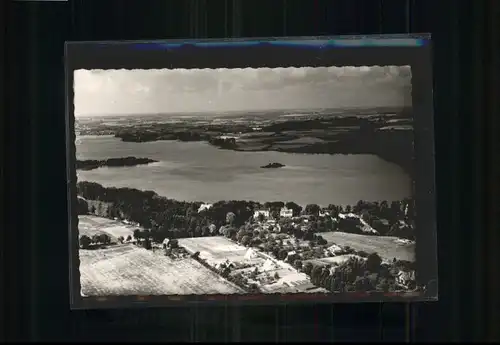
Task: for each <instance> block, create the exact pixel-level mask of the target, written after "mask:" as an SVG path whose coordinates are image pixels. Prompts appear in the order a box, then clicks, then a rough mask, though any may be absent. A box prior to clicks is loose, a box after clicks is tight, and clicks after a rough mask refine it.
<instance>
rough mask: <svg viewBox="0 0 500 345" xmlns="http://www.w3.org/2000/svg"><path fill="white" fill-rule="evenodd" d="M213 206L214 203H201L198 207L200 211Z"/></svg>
mask: <svg viewBox="0 0 500 345" xmlns="http://www.w3.org/2000/svg"><path fill="white" fill-rule="evenodd" d="M211 207H212V204H201V205H200V208H198V213H200V212H201V211H205V210H209V209H210V208H211Z"/></svg>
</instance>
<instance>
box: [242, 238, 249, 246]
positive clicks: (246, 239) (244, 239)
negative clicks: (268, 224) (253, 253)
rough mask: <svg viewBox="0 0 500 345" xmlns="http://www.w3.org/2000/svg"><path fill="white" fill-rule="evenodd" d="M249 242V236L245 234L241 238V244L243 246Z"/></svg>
mask: <svg viewBox="0 0 500 345" xmlns="http://www.w3.org/2000/svg"><path fill="white" fill-rule="evenodd" d="M249 243H250V236H248V235H245V236H243V237H242V238H241V244H242V245H244V246H248V244H249Z"/></svg>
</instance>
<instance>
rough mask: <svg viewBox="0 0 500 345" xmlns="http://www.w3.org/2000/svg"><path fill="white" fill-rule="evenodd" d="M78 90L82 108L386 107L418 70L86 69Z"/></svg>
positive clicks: (402, 98)
mask: <svg viewBox="0 0 500 345" xmlns="http://www.w3.org/2000/svg"><path fill="white" fill-rule="evenodd" d="M74 89H75V110H76V113H77V114H99V113H100V114H104V113H125V112H127V111H128V112H132V113H137V112H139V113H143V112H156V113H159V112H165V113H166V112H189V111H193V112H198V111H217V110H220V111H228V110H245V109H249V110H250V109H254V108H258V109H261V108H262V109H266V107H267V109H277V108H280V107H283V108H293V107H299V108H308V107H352V106H383V105H384V104H391V103H394V104H399V103H403V104H404V103H408V100H409V99H411V97H408V93H410V92H411V70H410V67H409V66H370V67H351V66H345V67H301V68H295V67H289V68H244V69H242V68H235V69H227V68H218V69H162V70H159V69H153V70H139V69H138V70H78V71H75V74H74ZM405 93H406V94H405ZM363 95H364V96H363Z"/></svg>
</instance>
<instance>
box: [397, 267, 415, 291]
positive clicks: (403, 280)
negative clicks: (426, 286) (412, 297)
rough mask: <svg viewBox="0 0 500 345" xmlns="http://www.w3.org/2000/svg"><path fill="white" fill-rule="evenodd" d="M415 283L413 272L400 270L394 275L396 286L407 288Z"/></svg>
mask: <svg viewBox="0 0 500 345" xmlns="http://www.w3.org/2000/svg"><path fill="white" fill-rule="evenodd" d="M414 281H415V271H414V270H408V271H407V270H401V271H399V272H398V273H397V275H396V283H397V284H398V285H401V286H404V287H408V286H409V285H410V284H411V283H412V282H414Z"/></svg>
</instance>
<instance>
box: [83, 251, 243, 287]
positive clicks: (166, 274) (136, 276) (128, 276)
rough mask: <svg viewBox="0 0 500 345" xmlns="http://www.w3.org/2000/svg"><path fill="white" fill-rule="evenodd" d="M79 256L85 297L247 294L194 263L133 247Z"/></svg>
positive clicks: (84, 253) (90, 252)
mask: <svg viewBox="0 0 500 345" xmlns="http://www.w3.org/2000/svg"><path fill="white" fill-rule="evenodd" d="M79 252H80V281H81V286H82V294H84V295H85V296H110V295H114V296H121V295H190V294H195V295H201V294H234V293H243V292H244V291H243V290H241V289H240V288H239V287H237V286H236V285H234V284H232V283H230V282H228V281H227V280H225V279H223V278H222V277H220V276H219V275H217V274H215V273H214V272H212V271H210V270H209V269H207V268H205V267H203V266H202V265H201V264H200V263H198V262H197V261H195V260H193V259H183V260H175V261H174V260H172V259H170V258H168V257H165V256H161V255H156V254H153V253H152V252H150V251H147V250H145V249H142V248H138V247H136V246H134V245H132V244H126V245H118V246H113V247H110V248H108V249H99V250H80V251H79Z"/></svg>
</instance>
